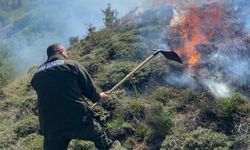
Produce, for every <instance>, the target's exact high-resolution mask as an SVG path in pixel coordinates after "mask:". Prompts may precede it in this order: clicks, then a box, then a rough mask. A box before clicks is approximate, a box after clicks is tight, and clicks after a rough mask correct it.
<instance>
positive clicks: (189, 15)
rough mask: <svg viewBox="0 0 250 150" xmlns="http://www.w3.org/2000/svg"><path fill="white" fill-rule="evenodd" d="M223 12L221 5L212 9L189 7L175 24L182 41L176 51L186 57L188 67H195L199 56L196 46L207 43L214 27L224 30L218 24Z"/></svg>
mask: <svg viewBox="0 0 250 150" xmlns="http://www.w3.org/2000/svg"><path fill="white" fill-rule="evenodd" d="M223 14H224V9H223V6H222V5H221V6H219V7H216V8H212V9H201V8H200V7H193V8H189V10H188V11H187V12H186V13H185V15H184V16H183V18H182V20H181V24H179V25H178V26H177V32H178V33H179V34H181V36H182V38H183V40H182V41H183V42H182V44H181V47H180V48H178V49H176V52H177V53H178V54H179V55H181V56H184V57H185V58H186V59H187V65H188V66H189V67H191V68H192V67H195V66H196V65H197V64H198V63H199V61H200V58H201V54H200V52H199V51H197V49H196V46H197V45H199V44H208V43H209V40H210V37H211V36H214V35H213V34H214V32H213V31H214V29H215V28H216V29H219V30H221V32H226V31H225V29H222V27H221V26H220V24H221V20H222V16H223Z"/></svg>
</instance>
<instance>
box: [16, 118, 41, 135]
mask: <svg viewBox="0 0 250 150" xmlns="http://www.w3.org/2000/svg"><path fill="white" fill-rule="evenodd" d="M38 128H39V123H38V118H37V117H35V116H32V117H28V118H26V119H24V120H22V121H19V122H18V123H17V124H16V125H15V128H14V132H15V133H16V134H17V135H18V136H19V137H25V136H27V135H29V134H31V133H35V132H36V131H38Z"/></svg>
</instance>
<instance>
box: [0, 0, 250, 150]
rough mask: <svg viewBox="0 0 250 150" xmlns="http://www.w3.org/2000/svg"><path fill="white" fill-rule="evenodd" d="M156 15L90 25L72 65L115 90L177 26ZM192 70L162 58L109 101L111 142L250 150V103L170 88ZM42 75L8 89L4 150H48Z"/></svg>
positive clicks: (1, 94) (0, 103)
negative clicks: (38, 87)
mask: <svg viewBox="0 0 250 150" xmlns="http://www.w3.org/2000/svg"><path fill="white" fill-rule="evenodd" d="M5 2H7V1H5ZM17 2H18V0H17ZM22 2H24V1H22ZM36 2H42V0H40V1H38V0H37V1H36ZM1 4H2V3H0V5H1ZM17 4H18V3H17ZM4 8H5V7H4ZM6 9H7V8H6ZM9 9H14V10H15V11H12V13H10V14H9V15H20V18H23V17H24V16H25V13H24V14H19V13H18V7H16V5H15V7H14V6H13V7H10V8H8V9H7V10H5V11H9ZM165 11H168V9H166V10H165V9H164V12H165ZM22 12H25V11H22ZM2 13H3V12H2ZM15 13H16V14H15ZM153 13H154V11H151V12H150V11H149V12H148V14H145V15H144V16H141V17H142V18H143V17H144V18H143V19H142V20H145V22H140V23H139V24H130V25H129V24H126V23H120V24H119V23H118V24H117V23H114V24H112V26H110V27H108V28H105V29H102V30H100V31H96V30H95V28H93V26H92V27H90V28H89V33H88V34H87V36H86V37H85V38H84V39H78V38H71V39H70V41H71V42H70V43H71V46H70V47H69V49H68V52H69V56H70V59H74V60H77V61H79V62H80V63H81V64H82V65H83V66H85V67H86V69H87V70H88V71H89V73H90V74H91V76H92V77H93V79H94V81H95V82H96V84H97V86H98V87H99V88H101V89H102V90H103V91H106V90H109V89H111V88H112V87H113V86H114V85H115V84H116V83H118V82H119V81H120V80H121V79H122V78H123V77H124V76H125V75H126V74H127V73H129V72H130V71H131V70H132V69H133V67H135V66H136V65H138V64H139V63H140V62H141V61H142V60H143V59H145V58H146V57H147V56H148V55H149V54H151V53H152V51H151V50H150V48H154V47H159V45H158V44H157V40H158V39H159V36H160V35H161V34H160V32H161V30H160V28H161V25H162V24H164V25H165V24H169V22H168V21H169V20H170V19H169V18H171V15H169V16H167V17H166V16H165V14H162V15H164V16H165V20H160V19H159V18H158V19H157V18H155V16H154V15H153ZM169 14H171V13H169ZM161 18H162V17H161ZM41 19H42V18H41ZM2 20H4V19H2ZM14 20H15V21H16V19H14ZM14 20H13V21H12V20H11V17H10V19H9V20H8V21H6V22H7V23H2V22H5V21H2V22H1V16H0V22H1V23H0V27H1V26H2V28H1V29H0V30H5V29H8V28H9V27H10V26H11V25H13V22H15V21H14ZM21 20H22V19H21ZM11 22H12V23H11ZM25 23H26V22H25V21H24V22H22V21H21V23H20V24H21V25H23V24H25ZM3 24H4V25H3ZM31 28H32V27H31V26H29V25H28V26H25V27H24V30H22V32H25V31H27V32H30V31H32V30H30V29H31ZM41 28H42V27H41ZM26 29H27V30H26ZM46 29H47V28H46ZM18 32H19V30H17V31H16V32H15V33H14V34H15V35H18ZM30 33H31V34H39V33H36V32H35V31H34V32H33V31H32V32H30ZM4 62H5V61H4ZM0 66H1V61H0ZM184 67H185V66H181V65H179V64H176V63H174V62H171V61H168V60H166V59H165V58H163V57H156V58H155V59H154V60H153V61H152V62H150V63H149V64H148V65H146V66H145V67H144V68H143V69H142V70H141V71H138V72H137V73H136V74H135V75H134V76H133V77H132V78H131V79H130V80H129V81H127V82H125V84H124V85H123V86H122V87H121V88H120V89H118V90H116V91H115V92H114V93H112V96H111V98H110V100H109V102H108V103H105V104H103V105H102V106H97V107H96V108H95V110H94V111H95V112H96V119H97V120H99V121H100V122H101V124H102V125H103V128H104V129H105V131H106V132H107V134H108V136H109V137H110V138H111V139H113V140H116V139H118V140H119V141H121V143H122V146H121V147H120V148H119V149H135V150H147V149H150V150H158V149H163V150H164V149H170V150H183V149H185V150H186V149H205V150H211V149H221V150H222V149H223V150H224V149H225V150H227V149H243V150H247V149H250V144H249V143H250V136H249V134H250V131H249V125H250V117H249V116H250V103H249V98H248V97H245V96H244V95H242V94H240V93H232V96H231V97H229V98H220V99H218V98H215V97H214V96H213V95H212V94H211V93H210V92H209V91H207V90H206V89H202V90H191V89H189V88H181V87H175V86H171V85H169V84H167V82H165V80H166V77H168V75H169V72H170V71H172V72H176V73H177V74H178V72H181V71H182V70H183V69H184ZM36 69H37V68H36V67H33V68H31V69H30V70H29V71H28V72H27V74H25V75H24V76H22V77H20V78H18V79H16V80H15V81H13V82H11V83H9V84H8V85H6V86H4V87H3V88H1V87H0V149H3V150H39V149H40V150H41V149H42V142H43V137H42V136H40V135H39V134H38V129H39V125H38V117H37V106H36V105H37V97H36V94H35V91H34V90H33V89H32V88H31V85H30V80H31V77H32V76H33V74H34V72H35V71H36ZM7 76H8V75H7ZM0 77H1V76H0ZM0 79H1V78H0ZM4 81H5V80H4ZM0 82H1V80H0ZM3 85H4V84H3ZM69 149H72V150H90V149H93V150H94V149H95V147H94V145H93V143H91V142H87V141H78V140H74V141H72V142H71V144H70V148H69Z"/></svg>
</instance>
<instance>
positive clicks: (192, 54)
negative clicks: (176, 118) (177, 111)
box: [128, 0, 250, 98]
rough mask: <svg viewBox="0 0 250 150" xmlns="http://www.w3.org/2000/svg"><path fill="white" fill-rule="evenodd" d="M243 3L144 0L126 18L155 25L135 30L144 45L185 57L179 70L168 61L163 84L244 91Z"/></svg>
mask: <svg viewBox="0 0 250 150" xmlns="http://www.w3.org/2000/svg"><path fill="white" fill-rule="evenodd" d="M249 6H250V2H249V1H247V0H239V1H234V0H229V1H225V0H222V1H221V0H189V1H188V2H187V1H176V0H149V1H148V3H147V5H144V6H142V8H144V12H142V13H141V15H139V16H136V15H135V16H136V17H135V16H133V17H132V18H133V22H132V23H135V22H136V23H137V24H139V26H153V25H154V26H157V27H158V28H157V29H156V30H153V31H152V32H149V31H147V30H146V31H145V32H142V33H141V35H142V36H144V37H145V38H147V39H148V41H150V42H148V43H149V44H148V45H147V46H146V48H159V47H160V48H166V49H171V50H174V51H176V52H177V53H178V54H179V55H180V56H181V57H182V59H183V61H184V62H185V65H184V66H183V67H181V69H180V67H179V66H176V65H170V66H172V69H170V70H169V72H168V74H167V76H166V78H165V80H166V82H167V83H168V84H171V85H174V86H181V87H189V88H192V89H196V90H202V91H203V90H208V91H210V92H211V93H213V94H214V96H215V97H218V98H221V97H228V96H230V95H231V94H233V92H235V91H239V92H243V93H244V92H245V91H246V92H245V93H244V94H247V95H248V96H249V94H248V93H247V91H248V90H249V89H250V87H249V84H250V69H249V68H250V59H249V57H250V45H249V41H250V34H249V26H250V21H249V20H250V19H249V18H250V15H249V14H250V12H249V11H250V10H249V9H248V8H249ZM163 12H165V13H163ZM152 16H153V17H152ZM155 18H156V19H155ZM134 19H137V21H134ZM128 22H129V21H128ZM159 26H160V27H159Z"/></svg>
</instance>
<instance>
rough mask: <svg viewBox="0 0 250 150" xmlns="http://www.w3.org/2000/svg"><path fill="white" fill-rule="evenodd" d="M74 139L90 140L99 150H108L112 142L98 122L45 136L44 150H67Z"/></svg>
mask: <svg viewBox="0 0 250 150" xmlns="http://www.w3.org/2000/svg"><path fill="white" fill-rule="evenodd" d="M72 139H81V140H90V141H93V142H94V143H95V146H96V147H97V148H98V149H99V150H108V149H109V148H110V147H111V140H110V139H108V137H107V136H106V134H105V132H103V131H102V128H101V126H100V124H99V123H98V122H96V121H92V122H90V123H89V124H88V125H84V126H79V127H76V128H72V129H67V130H64V131H60V132H55V133H50V134H45V135H44V150H67V148H68V145H69V143H70V141H71V140H72Z"/></svg>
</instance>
